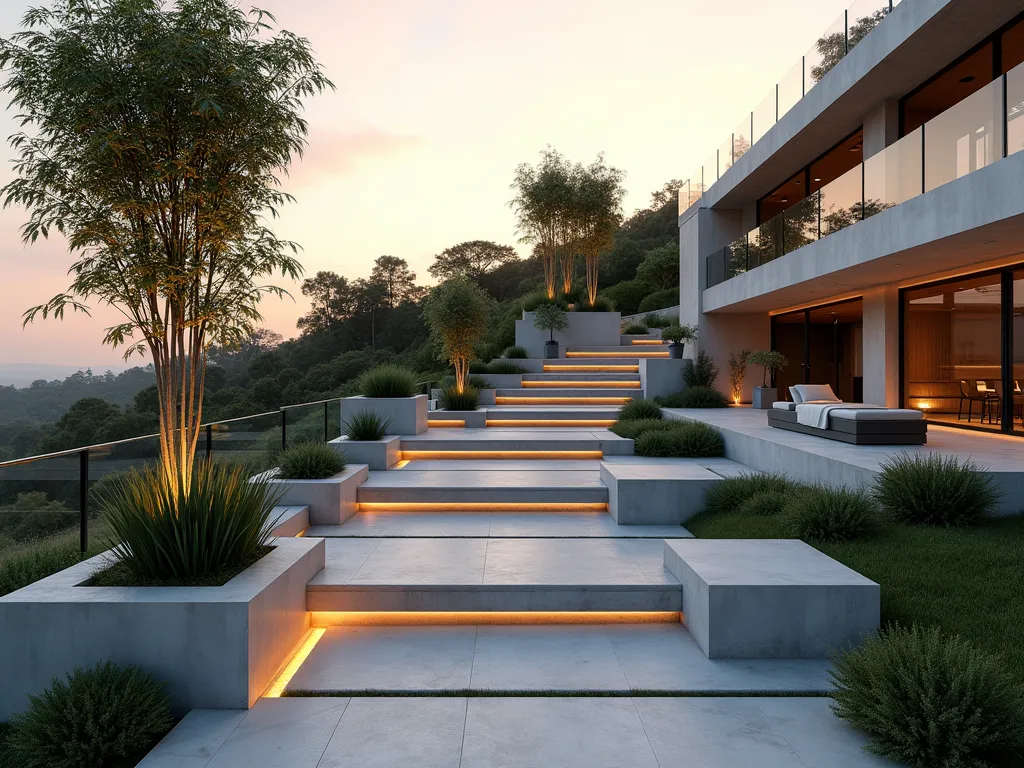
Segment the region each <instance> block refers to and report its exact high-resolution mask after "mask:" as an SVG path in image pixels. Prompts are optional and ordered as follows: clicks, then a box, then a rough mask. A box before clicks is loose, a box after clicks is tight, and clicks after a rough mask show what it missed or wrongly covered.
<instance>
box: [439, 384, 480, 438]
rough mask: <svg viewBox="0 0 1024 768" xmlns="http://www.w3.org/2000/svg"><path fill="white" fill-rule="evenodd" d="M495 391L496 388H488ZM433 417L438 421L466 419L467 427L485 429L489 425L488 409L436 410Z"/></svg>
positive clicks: (465, 425)
mask: <svg viewBox="0 0 1024 768" xmlns="http://www.w3.org/2000/svg"><path fill="white" fill-rule="evenodd" d="M488 391H489V392H493V391H494V390H493V389H491V390H488ZM431 415H432V416H433V419H431V420H432V421H433V420H434V419H436V420H438V421H449V420H451V421H464V422H466V423H465V424H463V426H464V427H465V428H466V429H483V428H484V427H486V426H487V411H485V410H483V409H477V410H475V411H434V412H433V414H431Z"/></svg>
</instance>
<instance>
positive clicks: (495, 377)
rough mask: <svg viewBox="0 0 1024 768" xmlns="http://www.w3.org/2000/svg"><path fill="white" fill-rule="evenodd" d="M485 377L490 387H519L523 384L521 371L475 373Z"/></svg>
mask: <svg viewBox="0 0 1024 768" xmlns="http://www.w3.org/2000/svg"><path fill="white" fill-rule="evenodd" d="M477 375H479V376H482V377H483V378H485V379H487V383H488V384H490V385H491V388H492V389H519V388H520V387H521V386H523V374H521V373H481V374H477Z"/></svg>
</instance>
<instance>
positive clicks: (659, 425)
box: [608, 419, 673, 440]
mask: <svg viewBox="0 0 1024 768" xmlns="http://www.w3.org/2000/svg"><path fill="white" fill-rule="evenodd" d="M672 424H673V422H671V421H665V420H664V419H630V420H628V421H621V420H620V421H616V422H615V423H614V424H612V425H611V426H610V427H608V429H609V430H611V431H612V432H614V433H615V434H616V435H618V436H619V437H625V438H628V439H629V440H636V439H637V438H638V437H639V436H640V435H642V434H643V433H644V432H655V431H659V430H667V429H672Z"/></svg>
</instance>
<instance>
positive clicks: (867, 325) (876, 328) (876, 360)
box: [864, 285, 900, 408]
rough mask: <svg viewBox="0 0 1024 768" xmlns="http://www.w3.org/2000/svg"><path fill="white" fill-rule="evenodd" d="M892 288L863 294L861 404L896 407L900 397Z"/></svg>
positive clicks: (896, 295)
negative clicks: (862, 393)
mask: <svg viewBox="0 0 1024 768" xmlns="http://www.w3.org/2000/svg"><path fill="white" fill-rule="evenodd" d="M899 301H900V300H899V290H898V289H897V288H896V286H895V285H887V286H882V287H879V288H872V289H871V290H869V291H865V292H864V402H865V403H871V404H872V405H884V406H887V407H889V408H895V407H897V406H898V405H899V396H900V379H899V376H900V358H899V354H900V327H899V325H900V304H899Z"/></svg>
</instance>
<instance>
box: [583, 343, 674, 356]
mask: <svg viewBox="0 0 1024 768" xmlns="http://www.w3.org/2000/svg"><path fill="white" fill-rule="evenodd" d="M565 351H566V353H569V352H621V353H623V354H630V355H635V354H644V353H647V352H667V351H668V344H662V343H660V342H659V343H658V344H651V345H647V344H629V345H621V344H620V345H617V346H583V345H581V346H572V347H566V348H565Z"/></svg>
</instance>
